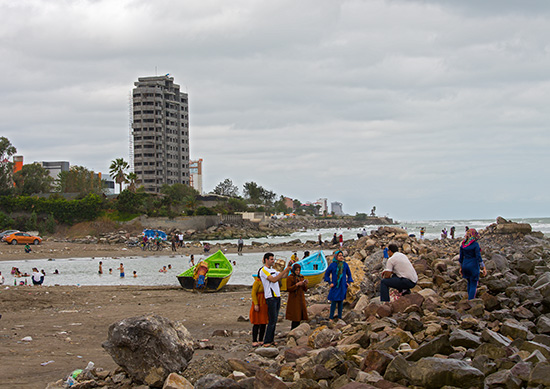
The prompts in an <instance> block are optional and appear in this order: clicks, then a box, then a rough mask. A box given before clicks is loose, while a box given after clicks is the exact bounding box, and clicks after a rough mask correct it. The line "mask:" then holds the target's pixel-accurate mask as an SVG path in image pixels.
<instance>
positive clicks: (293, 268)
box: [291, 263, 302, 276]
mask: <svg viewBox="0 0 550 389" xmlns="http://www.w3.org/2000/svg"><path fill="white" fill-rule="evenodd" d="M297 268H300V269H302V265H300V264H299V263H295V264H294V265H292V269H291V271H292V274H294V276H297V275H296V269H297Z"/></svg>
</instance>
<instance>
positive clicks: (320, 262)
mask: <svg viewBox="0 0 550 389" xmlns="http://www.w3.org/2000/svg"><path fill="white" fill-rule="evenodd" d="M296 263H298V264H300V266H302V271H301V274H302V275H303V276H304V278H305V279H306V280H307V281H308V284H307V286H308V288H313V287H314V286H316V285H317V284H319V283H321V282H322V281H323V278H324V276H325V271H326V270H327V267H328V263H327V259H326V257H325V253H323V251H322V250H321V251H318V252H316V253H313V254H311V255H310V256H309V257H306V258H304V259H301V260H299V261H298V262H296ZM253 276H254V277H257V275H256V274H254V275H253ZM280 285H281V290H286V278H282V279H281V281H280Z"/></svg>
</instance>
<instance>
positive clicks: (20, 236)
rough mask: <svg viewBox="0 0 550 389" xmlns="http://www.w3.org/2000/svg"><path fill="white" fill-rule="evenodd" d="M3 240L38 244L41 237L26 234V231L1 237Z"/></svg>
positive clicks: (14, 242)
mask: <svg viewBox="0 0 550 389" xmlns="http://www.w3.org/2000/svg"><path fill="white" fill-rule="evenodd" d="M3 241H4V242H6V243H7V244H18V243H23V244H25V243H29V244H31V243H32V244H40V242H42V238H41V237H39V236H34V235H30V234H27V233H26V232H14V233H13V234H10V235H6V236H5V237H4V238H3Z"/></svg>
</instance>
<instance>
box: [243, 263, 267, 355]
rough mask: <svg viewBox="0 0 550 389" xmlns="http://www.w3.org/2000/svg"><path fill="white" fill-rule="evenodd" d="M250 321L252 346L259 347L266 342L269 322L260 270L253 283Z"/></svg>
mask: <svg viewBox="0 0 550 389" xmlns="http://www.w3.org/2000/svg"><path fill="white" fill-rule="evenodd" d="M248 316H249V317H250V322H251V323H252V324H253V326H252V346H254V347H258V346H260V345H262V344H263V343H264V342H263V340H264V335H265V328H266V325H267V323H268V322H269V317H268V315H267V303H266V302H265V296H264V286H263V285H262V281H261V280H260V271H259V270H258V277H256V279H255V280H254V284H252V306H251V307H250V314H249V315H248Z"/></svg>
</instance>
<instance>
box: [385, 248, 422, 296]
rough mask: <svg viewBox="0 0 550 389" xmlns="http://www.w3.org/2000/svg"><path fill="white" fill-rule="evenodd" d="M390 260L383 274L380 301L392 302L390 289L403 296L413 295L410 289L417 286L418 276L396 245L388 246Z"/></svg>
mask: <svg viewBox="0 0 550 389" xmlns="http://www.w3.org/2000/svg"><path fill="white" fill-rule="evenodd" d="M388 254H389V255H390V258H389V259H388V262H387V263H386V268H385V269H384V271H383V272H382V281H380V301H382V302H389V301H390V288H393V289H397V290H398V292H399V293H401V294H402V295H405V294H409V293H411V291H410V289H412V288H414V287H415V286H416V283H417V282H418V275H417V274H416V270H414V267H413V265H412V263H411V261H409V258H407V256H406V255H405V254H403V253H400V252H399V248H398V247H397V245H396V244H393V243H392V244H390V245H388Z"/></svg>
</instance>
